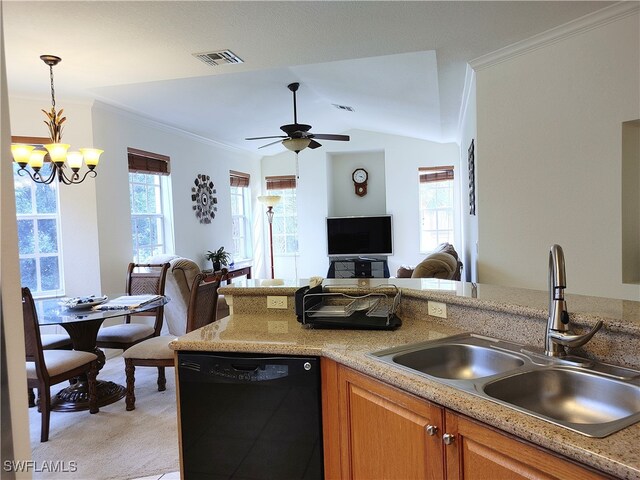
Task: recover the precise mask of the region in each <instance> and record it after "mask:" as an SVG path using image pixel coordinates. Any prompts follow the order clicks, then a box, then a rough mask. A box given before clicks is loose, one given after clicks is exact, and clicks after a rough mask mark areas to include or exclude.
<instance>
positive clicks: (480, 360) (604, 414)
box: [371, 334, 640, 438]
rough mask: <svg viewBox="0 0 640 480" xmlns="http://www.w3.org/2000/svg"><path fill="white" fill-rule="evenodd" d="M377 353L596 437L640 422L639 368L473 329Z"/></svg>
mask: <svg viewBox="0 0 640 480" xmlns="http://www.w3.org/2000/svg"><path fill="white" fill-rule="evenodd" d="M371 355H372V356H373V357H376V358H378V359H379V360H381V361H383V362H386V363H388V364H391V365H394V366H396V367H399V368H402V369H405V370H409V371H411V372H413V373H417V374H419V375H422V376H425V377H428V378H430V379H432V380H436V381H439V382H441V383H445V384H447V385H450V386H452V387H455V388H458V389H460V390H464V391H465V392H469V393H471V394H474V395H477V396H480V397H483V398H485V399H488V400H491V401H494V402H497V403H500V404H502V405H505V406H507V407H510V408H514V409H516V410H518V411H520V412H523V413H527V414H529V415H533V416H534V417H536V418H539V419H542V420H546V421H548V422H551V423H554V424H556V425H560V426H562V427H565V428H568V429H570V430H573V431H575V432H578V433H581V434H583V435H587V436H590V437H597V438H602V437H606V436H607V435H610V434H612V433H614V432H617V431H618V430H621V429H623V428H625V427H627V426H629V425H632V424H633V423H635V422H638V421H640V372H639V371H635V370H631V369H627V368H622V367H616V366H613V365H608V364H604V363H598V362H594V361H591V360H587V359H584V358H579V357H564V358H553V357H548V356H546V355H544V354H541V353H540V354H539V353H536V352H533V351H529V350H527V349H526V347H523V346H522V345H517V344H515V343H511V342H506V341H503V340H496V339H493V338H488V337H483V336H479V335H474V334H462V335H456V336H453V337H447V338H443V339H440V340H434V341H428V342H422V343H419V344H412V345H405V346H401V347H396V348H390V349H386V350H382V351H379V352H375V353H372V354H371Z"/></svg>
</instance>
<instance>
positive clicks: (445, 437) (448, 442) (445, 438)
mask: <svg viewBox="0 0 640 480" xmlns="http://www.w3.org/2000/svg"><path fill="white" fill-rule="evenodd" d="M455 439H456V436H455V435H452V434H451V433H445V434H444V435H443V436H442V441H443V442H444V444H445V445H451V444H452V443H453V441H454V440H455Z"/></svg>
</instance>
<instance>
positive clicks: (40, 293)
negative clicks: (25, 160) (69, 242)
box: [13, 163, 65, 298]
mask: <svg viewBox="0 0 640 480" xmlns="http://www.w3.org/2000/svg"><path fill="white" fill-rule="evenodd" d="M13 179H14V185H15V182H16V181H19V182H21V181H23V180H24V181H25V182H28V185H29V187H30V193H31V205H32V211H31V213H18V212H17V211H16V221H20V220H30V221H32V222H33V224H34V228H33V232H34V241H33V243H34V253H26V254H19V259H20V260H30V259H35V262H36V289H35V290H33V289H32V290H31V294H32V295H33V297H34V298H44V297H56V296H63V295H64V292H65V289H64V263H63V258H62V226H61V219H60V188H59V184H58V182H57V181H55V180H54V182H53V183H51V184H50V185H49V186H48V188H52V189H54V190H55V195H56V211H55V213H37V212H35V206H36V188H37V185H38V184H36V183H35V182H34V181H32V180H31V179H30V178H29V177H28V176H27V175H26V174H25V175H20V174H18V173H17V165H16V164H15V163H14V169H13ZM38 220H55V222H56V243H57V245H56V250H57V253H40V247H39V241H40V238H39V235H38ZM50 257H57V259H58V275H59V277H58V282H59V283H58V285H59V288H58V289H56V290H43V289H42V271H41V260H42V259H43V258H50ZM21 281H22V280H21Z"/></svg>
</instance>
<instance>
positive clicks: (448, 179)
mask: <svg viewBox="0 0 640 480" xmlns="http://www.w3.org/2000/svg"><path fill="white" fill-rule="evenodd" d="M418 175H419V178H420V183H419V185H420V187H419V188H420V251H421V252H431V251H432V250H434V249H435V248H436V247H437V246H438V245H439V244H441V243H443V242H449V243H454V229H453V226H454V204H453V167H431V168H420V169H418Z"/></svg>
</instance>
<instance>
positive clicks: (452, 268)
mask: <svg viewBox="0 0 640 480" xmlns="http://www.w3.org/2000/svg"><path fill="white" fill-rule="evenodd" d="M461 275H462V262H461V261H460V259H459V258H458V252H456V249H455V248H453V245H451V244H450V243H441V244H440V245H438V247H437V248H436V249H435V250H434V251H433V252H431V253H430V254H429V255H427V257H426V258H425V259H424V260H422V261H421V262H420V263H419V264H418V265H416V266H415V267H400V268H399V269H398V271H397V273H396V276H397V277H398V278H441V279H444V280H460V278H461Z"/></svg>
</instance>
